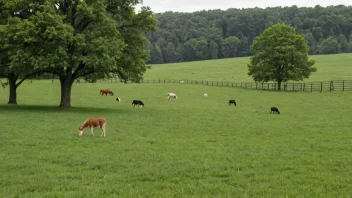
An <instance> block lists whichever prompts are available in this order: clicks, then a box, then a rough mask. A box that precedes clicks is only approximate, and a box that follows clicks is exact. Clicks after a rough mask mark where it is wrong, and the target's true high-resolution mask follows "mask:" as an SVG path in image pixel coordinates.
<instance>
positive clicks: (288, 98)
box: [0, 81, 352, 198]
mask: <svg viewBox="0 0 352 198" xmlns="http://www.w3.org/2000/svg"><path fill="white" fill-rule="evenodd" d="M101 88H109V89H112V90H113V91H114V92H115V94H116V95H115V96H114V97H111V96H100V95H99V90H100V89H101ZM168 92H175V93H177V94H178V96H179V101H177V102H174V101H167V93H168ZM204 92H207V93H208V94H209V98H208V99H205V98H203V93H204ZM72 93H73V94H72V105H73V108H71V109H59V108H57V106H58V104H59V83H58V82H54V83H53V84H52V83H51V81H34V82H33V84H30V83H29V82H27V81H26V82H25V83H24V84H23V85H21V86H20V87H19V90H18V97H19V98H18V102H19V105H7V104H6V101H7V97H8V90H7V89H5V90H0V101H2V102H1V104H0V112H1V114H0V125H1V133H0V146H1V147H0V149H1V152H0V158H1V163H0V171H1V172H0V184H1V188H0V197H75V198H76V197H349V196H350V195H351V194H352V178H351V177H350V175H351V174H352V167H351V163H352V148H351V141H350V140H351V138H352V133H351V128H352V122H351V120H350V119H351V111H352V105H351V103H352V102H351V101H352V94H351V92H332V93H330V92H323V93H314V92H313V93H302V92H298V93H287V92H269V91H257V90H246V89H236V88H228V87H211V86H209V87H208V86H201V85H181V84H95V85H92V84H74V87H73V91H72ZM116 97H120V98H121V99H122V101H121V103H117V102H116V101H115V98H116ZM133 99H140V100H142V101H143V102H144V103H145V108H137V107H133V106H132V105H131V102H132V100H133ZM229 99H236V101H237V104H238V106H236V107H235V106H228V105H227V102H228V100H229ZM271 106H277V107H278V108H279V110H280V112H281V114H280V115H273V114H269V112H270V107H271ZM88 117H106V118H107V120H108V121H107V136H106V137H100V134H101V131H100V130H99V129H95V136H94V137H92V136H89V129H86V130H85V132H84V133H83V136H81V137H79V136H78V127H79V125H81V124H82V123H83V121H84V120H85V119H86V118H88Z"/></svg>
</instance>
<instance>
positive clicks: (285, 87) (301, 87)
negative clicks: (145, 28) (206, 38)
mask: <svg viewBox="0 0 352 198" xmlns="http://www.w3.org/2000/svg"><path fill="white" fill-rule="evenodd" d="M99 82H100V83H122V82H121V81H120V80H118V79H110V80H101V81H99ZM140 83H141V84H151V83H178V84H196V85H207V86H220V87H237V88H247V89H257V90H273V91H277V90H278V86H277V83H255V82H230V81H208V80H165V79H164V80H161V79H159V80H142V81H141V82H140ZM281 91H301V92H317V91H319V92H322V91H330V92H331V91H352V80H331V81H322V82H298V83H282V84H281Z"/></svg>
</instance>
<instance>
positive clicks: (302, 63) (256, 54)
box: [248, 23, 316, 86]
mask: <svg viewBox="0 0 352 198" xmlns="http://www.w3.org/2000/svg"><path fill="white" fill-rule="evenodd" d="M251 52H252V53H253V56H252V57H251V58H250V63H249V64H248V69H249V72H248V75H250V76H252V77H253V79H254V81H256V82H268V81H277V82H278V86H279V85H280V84H281V82H287V81H288V80H295V81H298V80H303V79H304V78H309V76H310V74H311V73H312V72H314V71H316V68H314V67H312V66H313V65H314V63H315V61H314V60H308V45H307V42H306V40H305V39H304V36H303V35H298V34H296V32H295V31H294V29H293V28H291V27H289V26H287V25H285V24H283V23H281V24H276V25H273V26H271V27H269V28H268V29H266V30H265V31H264V32H263V34H262V35H260V36H258V37H257V38H256V39H255V40H254V43H253V45H252V47H251Z"/></svg>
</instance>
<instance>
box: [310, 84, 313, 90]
mask: <svg viewBox="0 0 352 198" xmlns="http://www.w3.org/2000/svg"><path fill="white" fill-rule="evenodd" d="M310 92H313V83H310Z"/></svg>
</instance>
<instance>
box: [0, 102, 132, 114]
mask: <svg viewBox="0 0 352 198" xmlns="http://www.w3.org/2000/svg"><path fill="white" fill-rule="evenodd" d="M0 111H21V112H23V111H36V112H70V113H72V112H74V113H87V112H120V113H121V112H125V111H126V110H122V109H116V108H99V107H71V108H60V107H58V106H52V105H8V104H1V105H0Z"/></svg>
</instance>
